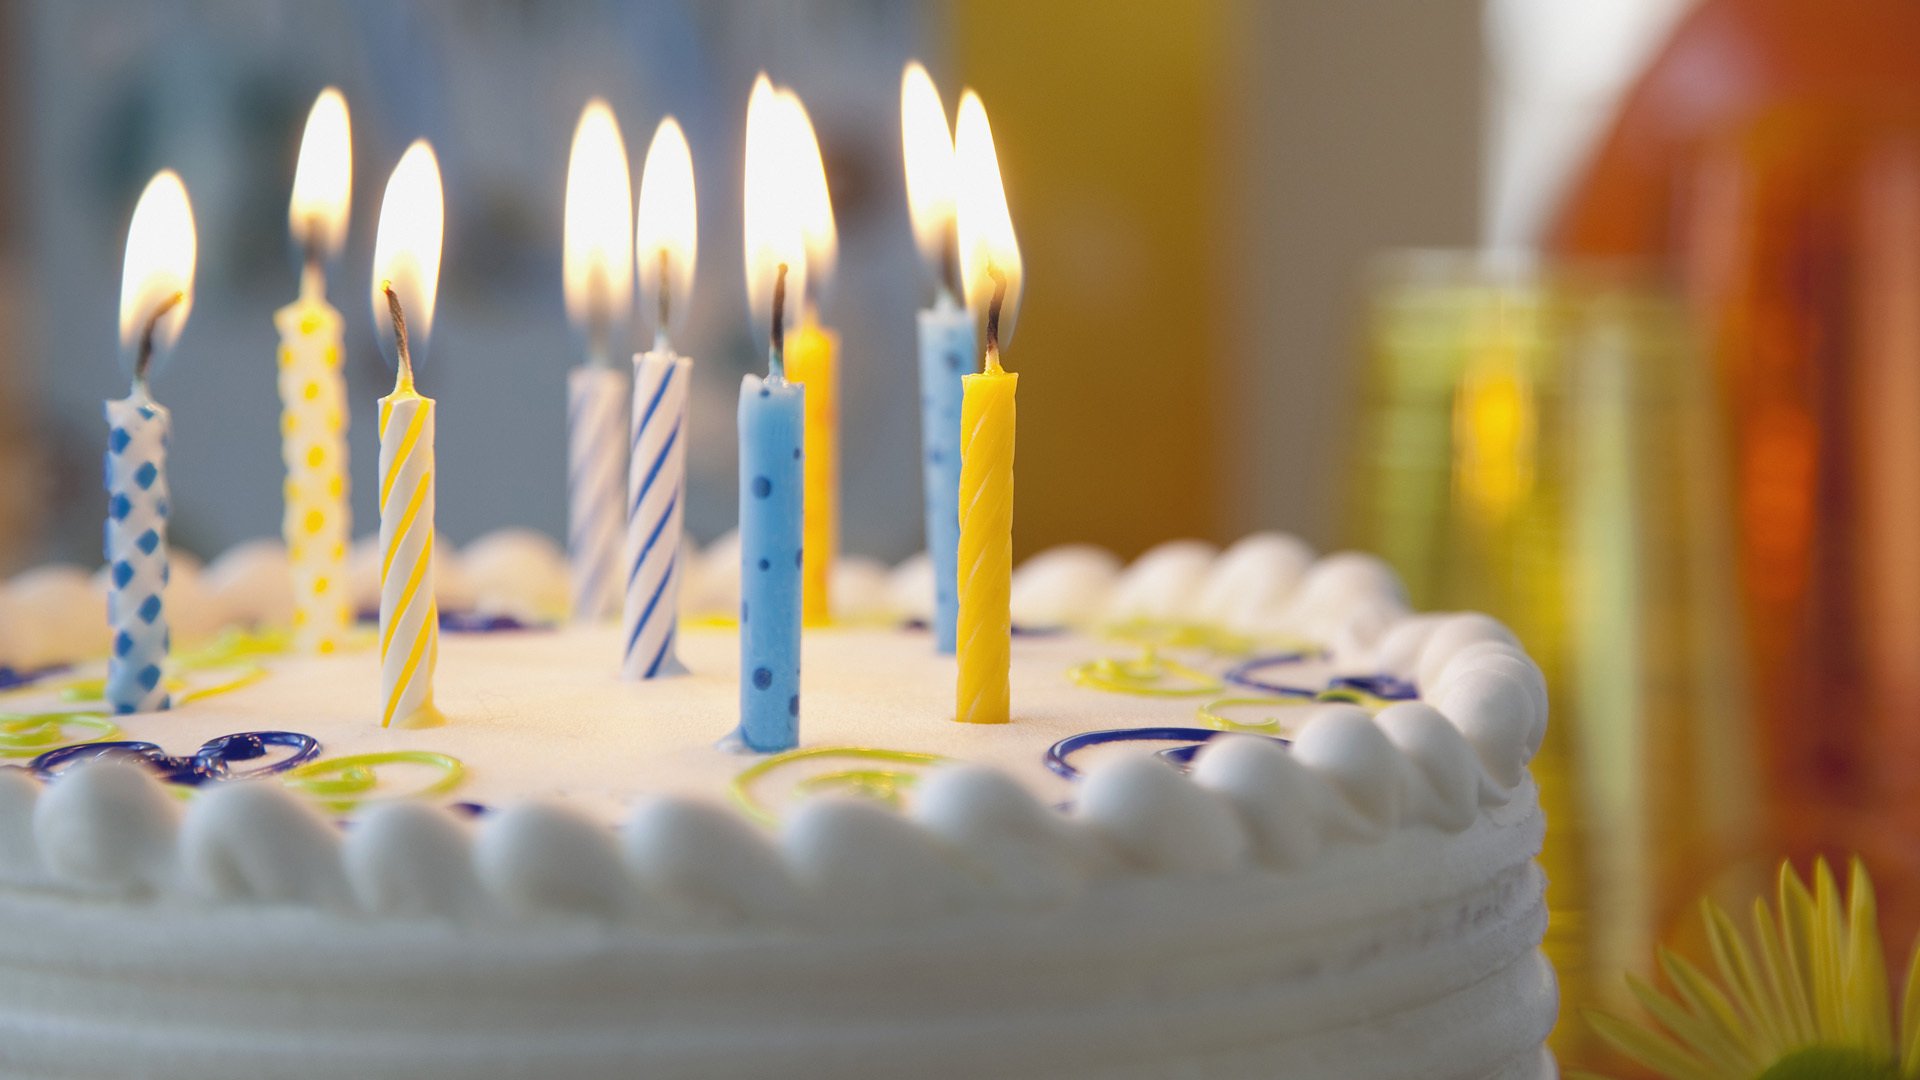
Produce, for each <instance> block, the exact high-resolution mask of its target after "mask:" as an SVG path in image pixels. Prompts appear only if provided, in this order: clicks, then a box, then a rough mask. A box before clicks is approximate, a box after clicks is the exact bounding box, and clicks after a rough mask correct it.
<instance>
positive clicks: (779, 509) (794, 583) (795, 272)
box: [738, 75, 806, 753]
mask: <svg viewBox="0 0 1920 1080" xmlns="http://www.w3.org/2000/svg"><path fill="white" fill-rule="evenodd" d="M787 115H788V114H787V112H786V110H785V107H784V106H782V105H781V103H780V98H779V97H778V95H777V93H776V92H775V91H774V89H773V85H772V83H770V82H768V80H767V77H766V76H765V75H761V76H760V78H759V79H758V80H757V81H756V82H755V83H754V87H753V94H752V96H751V97H750V98H749V99H748V102H747V153H746V167H747V168H746V172H747V183H746V198H745V200H744V202H745V210H746V215H745V222H744V225H745V228H744V230H743V232H744V234H745V237H746V252H747V259H746V270H747V301H748V309H749V310H750V311H751V312H752V314H753V321H754V323H755V324H756V327H757V329H760V330H764V332H765V333H766V340H767V342H768V349H767V368H768V370H767V374H766V376H765V377H764V378H763V377H761V376H758V375H748V376H746V377H744V378H743V379H742V380H741V382H740V730H739V733H738V738H739V741H740V743H741V744H742V745H743V746H744V747H745V748H747V749H749V750H756V751H760V752H762V753H772V752H776V751H780V750H791V749H793V748H794V747H795V746H797V745H799V741H800V616H801V611H800V606H801V587H800V579H801V573H800V571H801V564H802V561H803V559H804V553H803V552H802V550H801V544H802V540H801V537H802V531H801V530H802V529H803V527H804V516H805V509H806V498H805V482H806V481H805V473H804V464H805V463H804V461H803V460H802V458H803V454H802V449H801V448H802V446H803V445H804V440H805V437H806V412H805V407H806V389H805V387H803V386H801V385H800V384H798V383H794V382H790V381H788V379H787V373H786V355H785V347H786V334H787V329H788V327H787V323H788V320H789V312H790V311H791V310H792V309H793V308H796V307H798V306H799V303H798V301H799V298H800V297H802V296H804V295H806V290H805V288H804V287H803V281H804V279H805V276H806V249H805V245H804V241H803V238H802V232H801V225H802V219H801V217H800V216H799V214H798V213H796V212H795V210H796V208H795V205H794V202H793V200H792V198H791V197H790V194H789V192H788V191H787V188H786V185H787V184H788V183H789V181H790V178H791V175H792V172H793V165H794V157H793V153H792V150H793V148H794V147H795V146H796V144H797V143H798V141H799V140H798V139H797V138H796V137H795V134H794V132H792V131H791V130H788V129H786V128H785V127H784V125H785V124H786V123H787V122H788V120H787V119H786V117H787ZM788 297H793V298H794V301H795V302H794V303H792V304H789V303H787V298H788Z"/></svg>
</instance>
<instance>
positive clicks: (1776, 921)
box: [1587, 859, 1920, 1080]
mask: <svg viewBox="0 0 1920 1080" xmlns="http://www.w3.org/2000/svg"><path fill="white" fill-rule="evenodd" d="M1848 876H1849V881H1848V887H1847V896H1846V897H1845V899H1844V900H1843V899H1842V897H1841V895H1840V888H1839V886H1838V885H1837V884H1836V883H1835V881H1834V875H1833V870H1832V869H1831V868H1830V867H1829V866H1828V865H1827V863H1826V861H1825V860H1824V859H1823V860H1820V861H1818V862H1816V863H1814V867H1813V879H1812V882H1811V887H1809V883H1807V882H1805V881H1802V880H1801V879H1800V877H1799V876H1798V875H1797V874H1795V873H1794V871H1793V867H1792V866H1791V865H1788V864H1785V863H1783V864H1781V867H1780V885H1779V890H1778V896H1777V899H1776V901H1775V905H1774V906H1773V907H1772V908H1769V907H1768V906H1767V903H1766V901H1765V900H1764V899H1761V898H1755V900H1754V902H1753V933H1752V937H1751V939H1748V938H1745V937H1742V935H1741V933H1740V931H1739V929H1738V928H1737V927H1736V926H1735V925H1734V921H1733V919H1732V917H1731V916H1729V915H1728V914H1727V913H1726V912H1725V911H1724V910H1722V909H1721V908H1720V907H1719V906H1717V905H1715V904H1713V903H1712V902H1711V901H1703V902H1702V904H1701V913H1702V915H1703V917H1704V919H1705V922H1706V930H1707V941H1708V943H1709V946H1710V948H1711V951H1712V953H1713V966H1714V969H1715V974H1714V975H1709V974H1708V973H1707V972H1705V971H1704V970H1702V969H1701V968H1700V967H1698V966H1696V965H1694V964H1693V963H1691V962H1689V961H1688V960H1686V959H1684V958H1682V957H1680V956H1678V955H1676V954H1674V953H1672V952H1669V951H1667V950H1664V949H1663V950H1661V952H1660V970H1661V971H1662V972H1664V973H1665V974H1666V977H1667V980H1668V981H1669V982H1670V983H1672V985H1673V993H1672V994H1671V995H1669V994H1666V993H1663V992H1661V991H1659V990H1657V989H1655V988H1654V987H1653V986H1652V985H1651V984H1650V983H1648V982H1647V981H1645V980H1644V979H1639V978H1636V977H1634V976H1631V975H1630V976H1628V978H1627V981H1628V985H1629V987H1630V988H1631V989H1632V991H1633V994H1634V996H1635V997H1636V998H1638V999H1639V1000H1640V1003H1641V1004H1642V1005H1644V1006H1645V1007H1646V1009H1647V1011H1648V1012H1649V1013H1651V1014H1652V1015H1653V1019H1654V1021H1655V1022H1654V1023H1652V1024H1639V1023H1635V1022H1633V1021H1629V1020H1623V1019H1620V1018H1619V1017H1615V1016H1610V1015H1607V1014H1604V1013H1590V1014H1588V1016H1587V1019H1588V1020H1589V1022H1591V1023H1592V1024H1593V1026H1594V1028H1595V1029H1596V1030H1597V1031H1598V1032H1599V1033H1600V1035H1601V1036H1602V1037H1603V1038H1605V1039H1606V1040H1607V1041H1608V1042H1609V1043H1611V1044H1613V1045H1614V1046H1615V1047H1616V1048H1618V1049H1619V1050H1620V1051H1621V1052H1622V1053H1624V1054H1626V1055H1627V1056H1628V1057H1630V1058H1632V1059H1633V1060H1635V1061H1637V1062H1639V1063H1640V1064H1641V1065H1644V1066H1646V1067H1647V1068H1649V1069H1652V1070H1653V1071H1654V1072H1656V1073H1658V1074H1659V1075H1661V1076H1664V1077H1669V1078H1671V1080H1920V977H1917V976H1920V951H1916V952H1915V953H1914V954H1913V956H1912V958H1911V959H1910V960H1909V961H1908V964H1907V979H1906V994H1905V999H1904V1000H1903V1002H1902V1003H1901V1008H1900V1016H1899V1018H1898V1023H1899V1037H1898V1039H1897V1041H1896V1038H1895V1032H1894V1023H1895V1018H1894V1017H1893V1016H1892V1014H1891V1001H1892V993H1891V991H1890V989H1889V987H1888V984H1887V971H1886V963H1885V961H1884V959H1883V957H1882V953H1881V947H1880V927H1879V916H1878V914H1877V911H1876V909H1875V907H1874V900H1873V883H1872V882H1871V881H1869V880H1868V878H1867V872H1866V869H1865V868H1864V867H1862V866H1861V864H1860V861H1859V860H1858V859H1855V860H1854V861H1853V863H1852V865H1851V867H1850V872H1849V875H1848Z"/></svg>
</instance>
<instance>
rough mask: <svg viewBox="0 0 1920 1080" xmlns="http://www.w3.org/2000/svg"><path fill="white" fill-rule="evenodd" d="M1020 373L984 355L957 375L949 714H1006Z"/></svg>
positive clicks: (974, 717) (986, 718)
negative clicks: (982, 365) (956, 553)
mask: <svg viewBox="0 0 1920 1080" xmlns="http://www.w3.org/2000/svg"><path fill="white" fill-rule="evenodd" d="M1019 382H1020V376H1018V375H1016V374H1014V373H1012V372H1010V371H1007V370H1006V369H1004V368H1002V367H1001V366H1000V357H999V355H998V354H997V352H995V351H992V350H989V351H988V353H987V369H986V370H985V371H982V372H980V373H979V374H976V375H967V376H965V377H963V378H962V379H961V380H960V383H961V387H962V389H961V394H962V397H961V400H960V572H959V585H960V618H959V623H958V631H959V632H958V635H957V637H956V639H955V640H956V656H957V657H958V659H959V664H960V678H959V684H958V693H957V703H956V711H955V713H954V719H956V720H959V721H961V722H962V723H967V724H1004V723H1006V722H1007V721H1008V720H1009V719H1011V718H1012V713H1011V706H1010V703H1009V700H1008V696H1009V695H1008V689H1007V668H1008V666H1009V664H1011V662H1012V649H1013V618H1012V613H1011V600H1010V596H1011V590H1012V587H1013V586H1012V583H1013V428H1014V411H1013V393H1014V390H1015V389H1016V388H1017V387H1018V386H1019Z"/></svg>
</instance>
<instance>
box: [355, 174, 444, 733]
mask: <svg viewBox="0 0 1920 1080" xmlns="http://www.w3.org/2000/svg"><path fill="white" fill-rule="evenodd" d="M444 228H445V221H444V208H443V206H442V203H441V194H440V166H439V163H438V162H436V161H435V160H434V157H433V148H432V147H430V146H428V145H427V143H426V141H425V140H424V139H422V140H416V141H415V142H414V144H413V145H412V146H409V147H407V152H406V153H405V154H402V155H401V157H400V164H398V165H396V166H394V169H393V176H392V177H391V178H390V179H388V180H387V193H386V197H385V198H384V199H383V200H382V201H381V204H380V227H379V231H378V232H377V233H376V234H375V240H374V245H373V323H374V335H375V337H377V338H378V339H379V340H380V341H381V343H382V346H383V347H384V346H385V343H386V342H389V341H390V342H392V343H393V360H394V363H395V366H396V370H397V372H398V374H397V376H396V378H395V380H394V384H393V393H391V394H388V395H387V396H386V397H383V398H381V399H380V698H381V713H380V726H381V727H390V726H393V725H396V724H397V725H399V726H401V727H427V726H430V725H433V724H439V723H444V722H445V719H446V718H445V717H443V716H442V715H441V714H440V710H439V709H438V708H437V707H435V705H434V703H433V668H434V664H435V662H436V661H437V660H438V659H439V649H440V612H439V608H438V606H437V605H436V604H435V603H434V596H433V590H434V577H433V513H434V506H433V399H432V398H426V397H421V396H420V394H419V392H418V391H416V390H415V389H414V388H413V357H414V355H415V354H419V355H425V354H426V351H427V338H428V334H429V332H430V330H431V329H432V327H433V303H434V298H435V294H436V293H437V291H438V288H439V283H440V239H441V233H442V230H443V229H444ZM409 324H411V328H412V333H411V335H409V333H408V328H409Z"/></svg>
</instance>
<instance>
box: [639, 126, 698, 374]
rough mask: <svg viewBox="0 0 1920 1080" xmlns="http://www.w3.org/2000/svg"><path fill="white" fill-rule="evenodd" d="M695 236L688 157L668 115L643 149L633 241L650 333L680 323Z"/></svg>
mask: <svg viewBox="0 0 1920 1080" xmlns="http://www.w3.org/2000/svg"><path fill="white" fill-rule="evenodd" d="M698 237H699V215H698V214H697V212H696V210H695V204H694V194H693V153H692V152H691V151H690V150H688V149H687V136H686V133H685V132H682V131H681V130H680V124H679V122H678V121H676V120H675V119H674V118H673V117H671V116H669V117H667V118H666V119H664V120H662V121H660V126H659V128H657V129H656V130H655V131H654V133H653V143H652V144H651V145H649V146H648V147H647V162H646V165H645V167H644V168H643V169H642V170H641V172H640V211H639V213H638V214H636V215H635V224H634V240H633V246H634V251H635V252H636V253H637V254H638V255H639V262H640V305H641V317H642V318H643V319H650V320H653V321H654V322H655V323H656V325H655V326H654V328H653V329H654V333H656V334H659V335H662V336H665V335H666V334H668V333H670V332H671V331H672V330H673V329H674V328H676V327H679V326H684V325H685V324H686V311H687V303H688V301H689V298H690V297H691V296H692V295H693V260H694V254H695V252H696V250H697V248H698V246H699V245H698Z"/></svg>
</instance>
